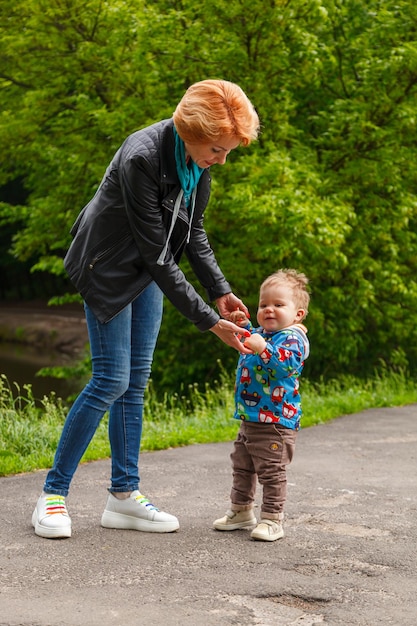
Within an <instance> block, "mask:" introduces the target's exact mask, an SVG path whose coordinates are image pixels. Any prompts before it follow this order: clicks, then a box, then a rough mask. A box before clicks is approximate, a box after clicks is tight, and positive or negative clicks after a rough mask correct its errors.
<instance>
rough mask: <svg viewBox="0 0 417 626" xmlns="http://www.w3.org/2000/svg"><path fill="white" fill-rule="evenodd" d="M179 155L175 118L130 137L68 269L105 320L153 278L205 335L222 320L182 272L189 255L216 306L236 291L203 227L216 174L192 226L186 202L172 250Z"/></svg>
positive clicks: (90, 208) (86, 217) (86, 214)
mask: <svg viewBox="0 0 417 626" xmlns="http://www.w3.org/2000/svg"><path fill="white" fill-rule="evenodd" d="M174 150H175V141H174V134H173V122H172V119H169V120H164V121H162V122H158V123H156V124H153V125H152V126H149V127H147V128H144V129H143V130H139V131H137V132H135V133H133V134H132V135H130V136H129V137H128V138H127V139H126V141H125V142H124V143H123V145H122V146H121V148H120V149H119V150H118V151H117V153H116V154H115V156H114V158H113V160H112V162H111V163H110V165H109V167H108V168H107V171H106V173H105V175H104V178H103V180H102V182H101V184H100V186H99V188H98V190H97V192H96V194H95V196H94V197H93V198H92V200H91V201H90V202H89V203H88V204H87V205H86V206H85V207H84V209H83V210H82V211H81V213H80V215H79V216H78V218H77V220H76V222H75V224H74V226H73V227H72V229H71V234H72V235H73V237H74V239H73V241H72V244H71V246H70V248H69V250H68V252H67V254H66V257H65V260H64V265H65V268H66V270H67V272H68V274H69V276H70V279H71V281H72V282H73V283H74V285H75V286H76V288H77V289H78V291H79V292H80V293H81V295H82V297H83V298H84V300H85V301H86V302H87V304H88V306H89V307H90V308H91V310H92V311H93V313H94V314H95V315H96V317H97V318H98V319H99V320H100V322H103V323H104V322H108V321H109V320H110V319H112V318H113V317H114V316H115V315H117V313H119V312H120V311H121V310H122V309H123V308H124V307H125V306H126V305H127V304H129V303H130V302H132V301H133V300H134V299H135V298H136V296H137V295H139V294H140V293H141V291H143V289H144V288H145V287H146V286H147V285H149V283H150V282H151V281H153V280H154V281H155V282H156V283H157V284H158V285H159V287H160V288H161V290H162V291H163V292H164V294H165V295H166V296H167V298H169V300H170V301H171V302H172V304H173V305H174V306H175V307H176V308H177V309H178V310H179V311H180V312H181V313H182V314H183V315H185V317H187V318H188V319H189V320H190V321H191V322H193V323H194V324H195V325H196V326H197V327H198V328H199V329H200V330H202V331H204V330H208V329H209V328H211V327H212V326H214V324H216V323H217V321H218V320H219V316H218V314H217V313H216V311H215V310H214V309H213V308H212V307H211V306H209V305H208V304H207V303H206V302H204V300H203V299H202V298H201V297H200V295H199V294H198V293H197V292H196V291H195V289H194V287H193V286H192V285H191V284H190V283H189V282H188V281H187V279H186V277H185V276H184V274H183V272H182V270H181V269H180V268H179V267H178V262H179V260H180V257H181V255H182V253H183V252H184V251H185V253H186V254H187V257H188V259H189V261H190V264H191V266H192V268H193V270H194V272H195V274H196V276H197V278H198V279H199V281H200V283H201V284H202V286H203V287H204V288H205V289H206V291H207V295H208V298H209V300H210V301H213V300H215V299H216V298H219V297H220V296H222V295H224V294H226V293H230V292H231V288H230V285H229V284H228V283H227V281H226V279H225V277H224V276H223V274H222V272H221V270H220V268H219V266H218V264H217V261H216V259H215V257H214V253H213V251H212V249H211V247H210V244H209V242H208V239H207V235H206V232H205V230H204V227H203V214H204V210H205V208H206V206H207V202H208V200H209V197H210V182H211V179H210V174H209V172H208V170H205V171H204V172H203V173H202V175H201V178H200V180H199V183H198V187H197V195H196V203H195V211H194V215H193V218H192V223H191V224H189V215H188V210H187V208H186V206H185V203H184V200H182V201H181V205H180V210H179V214H178V218H177V219H176V221H175V224H174V227H173V230H172V233H171V235H170V237H169V241H168V246H167V239H168V232H169V230H170V226H171V220H172V215H173V209H174V204H175V200H176V198H177V196H178V194H179V192H180V184H179V179H178V175H177V171H176V165H175V157H174ZM188 237H189V241H188V242H187V238H188ZM164 250H166V251H165V252H164ZM161 257H163V261H162V264H161ZM158 259H160V263H158Z"/></svg>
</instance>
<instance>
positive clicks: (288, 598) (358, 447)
mask: <svg viewBox="0 0 417 626" xmlns="http://www.w3.org/2000/svg"><path fill="white" fill-rule="evenodd" d="M230 451H231V444H230V443H225V444H213V445H212V444H209V445H196V446H190V447H187V448H179V449H173V450H167V451H163V452H152V453H143V454H142V455H141V476H142V483H141V487H142V491H143V492H144V493H145V494H146V495H147V496H148V497H150V499H152V500H153V501H154V502H155V504H157V505H158V506H160V508H162V509H164V510H166V511H168V512H170V513H173V514H175V515H177V516H178V518H179V520H180V524H181V528H180V530H179V531H178V532H176V533H172V534H156V533H141V532H137V531H124V530H108V529H104V528H101V527H100V518H101V514H102V511H103V508H104V505H105V502H106V497H107V495H106V488H107V486H108V476H109V471H110V462H109V461H100V462H95V463H90V464H86V465H82V466H80V468H79V469H78V471H77V473H76V476H75V478H74V482H73V485H72V489H71V493H70V496H69V498H68V500H67V503H68V507H69V511H70V514H71V517H72V520H73V536H72V538H71V539H64V540H48V539H42V538H40V537H37V536H36V535H35V534H34V532H33V528H32V527H31V515H32V510H33V507H34V505H35V502H36V500H37V498H38V495H39V493H40V490H41V488H42V484H43V480H44V477H45V474H46V472H44V471H41V472H36V473H32V474H25V475H18V476H12V477H8V478H2V479H0V624H1V626H4V625H7V626H110V625H117V626H119V625H124V626H136V625H140V626H141V625H142V624H143V625H146V626H156V625H158V626H159V625H167V626H196V625H201V626H220V625H221V626H229V625H234V626H236V625H238V626H252V625H255V624H256V625H258V626H259V625H260V626H270V625H274V626H275V625H278V626H313V625H329V626H334V625H339V624H343V626H349V625H355V626H365V625H367V626H368V625H369V626H376V625H378V626H379V625H388V624H390V625H395V626H415V624H416V623H417V593H416V592H417V575H416V567H417V555H416V551H417V549H416V546H417V489H416V485H417V454H416V452H417V406H416V405H412V406H408V407H402V408H389V409H378V410H369V411H365V412H363V413H359V414H356V415H351V416H345V417H341V418H339V419H337V420H335V421H333V422H331V423H329V424H326V425H321V426H316V427H314V428H309V429H305V430H302V431H301V432H300V434H299V438H298V442H297V449H296V454H295V458H294V461H293V463H292V465H291V466H290V468H289V472H288V480H289V489H288V503H287V510H286V523H285V530H286V536H285V538H284V539H282V540H280V541H277V542H272V543H267V542H265V543H264V542H256V541H253V540H251V539H250V532H249V531H248V530H239V531H234V532H227V533H226V532H219V531H215V530H213V529H212V522H213V520H214V519H216V518H217V517H220V516H221V515H223V514H224V512H225V511H226V509H227V507H228V497H229V492H230V482H231V470H230V461H229V453H230ZM259 495H260V492H259ZM258 503H259V496H258Z"/></svg>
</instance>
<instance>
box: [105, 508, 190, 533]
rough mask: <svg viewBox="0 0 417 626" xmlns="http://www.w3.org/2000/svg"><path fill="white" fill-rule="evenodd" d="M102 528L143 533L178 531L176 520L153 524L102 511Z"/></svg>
mask: <svg viewBox="0 0 417 626" xmlns="http://www.w3.org/2000/svg"><path fill="white" fill-rule="evenodd" d="M101 525H102V526H103V528H117V529H119V530H141V531H143V532H145V533H172V532H174V531H176V530H178V529H179V527H180V524H179V522H178V520H175V521H172V522H154V521H151V520H145V519H140V518H139V517H132V516H131V515H123V514H122V513H112V512H111V511H104V513H103V515H102V517H101Z"/></svg>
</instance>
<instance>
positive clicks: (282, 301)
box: [256, 284, 304, 333]
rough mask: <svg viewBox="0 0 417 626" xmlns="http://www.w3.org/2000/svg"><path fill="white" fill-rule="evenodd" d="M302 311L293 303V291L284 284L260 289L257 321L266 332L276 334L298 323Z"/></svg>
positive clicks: (301, 316) (302, 313)
mask: <svg viewBox="0 0 417 626" xmlns="http://www.w3.org/2000/svg"><path fill="white" fill-rule="evenodd" d="M303 315H304V310H303V309H298V308H297V306H296V305H295V303H294V296H293V290H292V288H291V287H289V286H288V285H286V284H276V285H269V286H267V287H264V288H263V289H261V291H260V294H259V305H258V313H257V316H256V317H257V320H258V324H259V326H262V327H263V328H264V330H266V331H267V332H269V333H271V332H276V331H277V330H281V329H282V328H286V327H287V326H291V324H295V323H297V322H300V321H301V320H302V318H303Z"/></svg>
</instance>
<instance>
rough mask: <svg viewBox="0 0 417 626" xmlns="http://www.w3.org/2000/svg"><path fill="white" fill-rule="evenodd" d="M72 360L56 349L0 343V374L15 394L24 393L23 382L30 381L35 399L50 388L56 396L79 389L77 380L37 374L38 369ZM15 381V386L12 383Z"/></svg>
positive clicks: (39, 397) (63, 395)
mask: <svg viewBox="0 0 417 626" xmlns="http://www.w3.org/2000/svg"><path fill="white" fill-rule="evenodd" d="M73 362H74V360H73V359H72V360H71V359H70V357H68V356H66V355H64V354H62V353H60V352H57V351H51V350H50V351H45V350H39V348H34V347H32V346H28V345H24V344H18V343H8V342H4V343H0V373H1V374H5V376H6V377H7V379H8V381H9V384H10V386H11V388H12V389H13V394H14V395H19V390H18V388H20V390H21V391H20V393H21V394H22V395H25V391H24V389H23V385H25V384H30V385H31V386H32V392H33V395H34V397H35V398H36V399H41V398H43V396H44V395H49V394H50V393H51V392H52V391H54V392H55V393H56V395H57V396H59V397H61V398H64V399H66V398H67V397H68V396H70V395H71V394H73V393H76V392H77V391H78V390H79V388H80V383H79V381H74V380H62V379H58V378H53V377H49V376H48V377H46V378H44V377H38V376H36V374H37V372H38V371H39V370H40V369H41V368H42V367H54V366H59V365H71V364H72V363H73ZM14 383H17V386H16V385H15V384H14Z"/></svg>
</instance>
